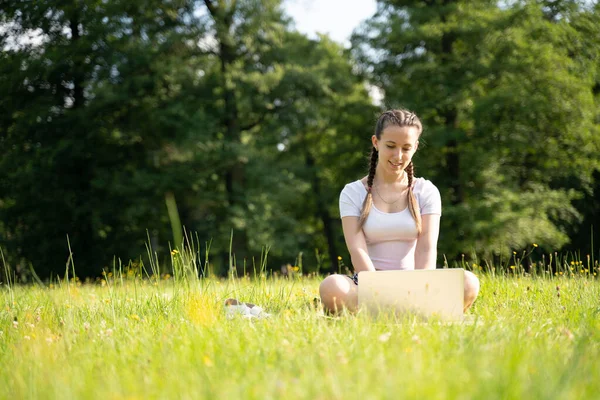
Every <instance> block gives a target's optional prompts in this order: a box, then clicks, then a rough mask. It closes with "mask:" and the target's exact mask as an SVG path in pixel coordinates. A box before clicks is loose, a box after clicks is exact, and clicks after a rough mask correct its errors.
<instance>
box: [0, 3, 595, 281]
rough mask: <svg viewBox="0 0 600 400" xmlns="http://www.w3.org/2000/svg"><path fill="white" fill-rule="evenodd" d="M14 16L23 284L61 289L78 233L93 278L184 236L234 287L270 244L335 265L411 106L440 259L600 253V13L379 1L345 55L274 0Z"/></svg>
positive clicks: (78, 256) (6, 235)
mask: <svg viewBox="0 0 600 400" xmlns="http://www.w3.org/2000/svg"><path fill="white" fill-rule="evenodd" d="M0 5H1V8H0V47H1V48H2V53H1V54H0V93H2V96H1V97H0V154H1V159H0V247H1V248H2V249H3V253H4V258H5V259H6V262H7V263H8V264H10V265H11V266H12V267H14V268H15V269H17V270H19V271H22V272H24V271H28V270H29V266H30V265H32V266H33V267H34V269H35V271H36V272H37V273H38V274H39V275H40V276H42V277H47V276H49V275H51V274H62V273H64V270H65V263H66V262H67V258H68V256H69V250H68V248H67V235H68V238H69V243H70V248H71V251H72V253H73V258H74V261H75V267H76V270H77V272H78V274H79V275H99V274H100V272H101V271H102V268H103V267H106V266H112V265H113V262H114V260H115V259H121V260H122V261H123V262H127V260H130V259H133V260H135V259H139V257H140V256H141V255H144V254H145V253H146V246H147V245H148V244H150V245H151V246H152V248H153V250H154V251H156V252H157V253H158V255H159V258H160V257H164V258H166V257H168V256H169V251H168V250H169V243H173V242H174V241H175V242H176V243H179V242H180V240H181V226H184V227H185V228H186V230H187V232H191V233H193V234H191V235H190V236H192V237H193V239H194V241H195V242H196V244H198V245H200V254H202V255H203V256H202V259H201V261H202V262H205V260H204V254H205V250H206V249H207V247H208V246H210V262H211V263H212V264H213V265H214V267H215V269H216V270H218V271H221V272H225V271H226V269H227V266H228V265H229V260H228V258H229V251H230V246H231V248H232V251H233V253H234V254H235V264H236V265H237V266H238V270H241V268H242V267H243V264H244V263H245V264H246V265H247V268H248V269H251V266H252V263H253V260H254V262H255V263H258V262H259V260H258V258H259V257H260V254H261V251H262V250H263V249H264V247H265V246H269V247H270V250H269V265H270V267H273V268H277V267H278V266H279V265H281V264H286V263H291V264H296V263H298V262H300V259H302V260H303V264H304V267H305V268H307V269H315V268H316V266H317V265H320V267H321V269H322V270H326V269H329V270H337V269H338V263H339V262H338V255H342V256H343V259H345V260H347V257H345V254H346V250H345V245H344V241H343V237H342V233H341V225H340V222H339V214H338V204H337V200H338V195H339V192H340V190H341V189H342V187H343V185H344V184H345V183H347V182H350V181H353V180H355V179H358V178H360V177H361V176H362V175H363V174H364V173H365V170H366V155H367V154H368V152H369V150H370V148H369V143H370V140H369V137H370V135H371V134H372V129H373V124H374V120H375V118H376V115H377V113H378V112H379V111H380V110H381V108H384V107H397V106H404V107H408V108H410V109H412V110H415V111H416V112H417V113H418V114H419V115H420V116H421V117H422V119H423V121H424V124H425V131H424V135H423V137H422V144H421V148H420V151H419V152H418V154H417V156H416V159H415V164H416V174H417V175H418V176H424V177H426V178H427V179H430V180H432V181H433V182H434V183H435V184H436V185H437V186H438V187H439V188H440V191H441V193H442V200H443V206H444V208H443V209H444V211H443V213H444V215H443V218H442V221H443V222H442V231H441V237H440V243H439V248H440V254H441V253H443V254H445V256H446V257H447V258H448V259H449V260H452V259H455V258H456V257H461V254H467V255H468V256H473V255H477V256H483V257H498V256H503V255H509V254H512V251H515V250H520V249H523V248H525V247H527V246H530V245H531V243H536V244H539V246H540V248H539V249H538V250H537V251H540V252H541V251H542V250H545V251H553V250H563V251H564V250H569V249H580V250H582V251H584V252H590V251H592V250H593V248H592V244H591V234H592V230H594V231H595V232H596V235H597V233H598V228H597V225H598V224H597V223H596V221H597V220H599V218H598V213H599V211H600V201H599V200H598V199H597V198H596V197H595V195H596V194H597V192H598V190H600V175H599V173H598V171H599V170H600V157H598V154H599V150H600V108H599V101H600V97H599V95H600V74H599V73H600V67H599V65H600V62H599V61H600V7H599V6H598V5H596V4H593V3H589V2H578V1H567V0H552V1H551V0H548V1H541V0H538V1H533V0H531V1H512V2H507V3H506V4H504V3H502V2H497V1H479V2H475V3H474V2H469V1H458V0H457V1H452V0H442V1H435V0H429V1H424V0H422V1H399V0H398V1H390V0H385V1H379V2H378V12H377V14H376V15H374V16H373V17H372V18H370V19H369V20H368V21H367V22H366V23H364V24H363V25H362V26H361V27H360V28H359V29H357V31H356V32H355V34H354V35H353V39H352V46H351V48H350V49H345V48H343V47H342V46H341V45H340V44H337V43H335V42H332V41H331V40H329V39H328V38H327V37H319V38H318V39H316V40H315V39H309V38H307V37H306V36H304V35H302V34H300V33H298V32H296V31H295V30H294V28H293V23H292V22H291V21H290V20H289V18H288V17H287V16H286V15H284V14H283V12H282V7H281V1H279V0H238V1H235V0H229V1H215V0H204V1H191V0H171V1H165V0H127V1H125V0H111V1H100V0H84V1H56V0H55V1H49V0H48V1H46V0H40V1H36V2H31V1H25V0H21V1H18V0H10V1H6V0H0ZM374 87H377V88H379V89H380V90H381V91H382V92H383V93H384V95H385V97H384V99H383V104H382V105H376V104H374V102H373V100H372V99H371V97H370V95H369V93H370V92H371V91H372V90H373V88H374ZM232 233H233V236H231V235H232ZM231 238H232V239H231ZM171 246H174V245H173V244H172V245H171ZM439 262H440V263H441V262H442V260H441V259H440V260H439Z"/></svg>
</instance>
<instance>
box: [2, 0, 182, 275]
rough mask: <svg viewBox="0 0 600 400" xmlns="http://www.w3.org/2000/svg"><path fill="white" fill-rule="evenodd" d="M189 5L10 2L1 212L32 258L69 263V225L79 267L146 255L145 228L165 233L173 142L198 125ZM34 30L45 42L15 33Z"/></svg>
mask: <svg viewBox="0 0 600 400" xmlns="http://www.w3.org/2000/svg"><path fill="white" fill-rule="evenodd" d="M189 13H190V10H189V8H186V4H185V3H182V2H172V3H163V2H161V1H152V0H146V1H139V2H129V1H128V2H124V3H123V2H111V3H105V2H100V1H92V0H90V1H82V2H76V3H72V2H35V4H34V3H32V2H28V1H11V2H3V4H2V12H1V13H0V24H2V26H4V27H5V32H4V33H3V35H2V37H1V38H0V45H1V46H2V47H3V48H5V49H6V51H5V52H4V53H3V54H2V64H1V65H2V74H1V76H0V87H1V90H2V92H3V93H5V94H7V95H6V96H3V97H2V100H0V102H1V107H2V113H1V116H0V120H1V121H2V125H1V127H0V129H1V137H2V140H1V141H0V144H1V146H2V149H1V150H2V153H3V157H2V159H1V160H0V171H2V174H1V175H2V176H3V178H2V181H1V182H0V193H1V195H0V197H1V198H2V199H1V202H0V218H1V219H2V220H3V221H4V223H5V237H4V240H3V242H4V243H5V244H6V245H7V246H8V247H9V249H10V250H11V254H13V256H14V257H13V258H14V259H15V260H17V265H20V266H21V268H23V266H24V265H26V264H27V263H28V262H32V263H33V265H34V267H35V269H36V271H37V272H38V273H39V274H40V275H41V276H48V275H49V274H62V273H64V271H65V261H66V260H67V258H68V255H69V253H68V250H67V235H68V236H69V238H70V243H71V249H72V251H73V254H74V259H75V263H76V270H77V273H78V274H80V275H82V276H87V275H99V274H100V272H101V268H102V267H104V266H106V265H107V264H109V263H110V261H111V260H112V258H113V255H119V256H122V257H124V258H125V260H126V259H127V257H128V256H129V257H136V256H138V255H139V254H141V253H142V252H143V241H144V238H145V237H146V235H145V232H146V229H150V230H151V231H164V229H163V228H162V227H161V226H160V225H161V224H165V222H166V221H165V219H166V216H165V215H166V212H165V210H164V209H163V208H161V207H157V206H156V205H157V204H164V191H165V190H167V188H169V187H172V186H174V184H173V182H172V178H173V177H174V176H177V172H178V171H177V165H176V164H174V163H170V164H172V168H171V169H172V171H169V172H172V173H169V172H167V171H165V168H166V167H165V166H164V164H167V162H166V161H168V160H169V152H168V148H167V147H166V146H167V144H168V143H169V142H170V141H173V140H175V138H176V137H178V136H179V135H181V133H182V131H185V129H186V128H187V127H189V125H190V124H191V121H190V119H189V118H186V116H187V115H189V110H186V109H185V103H183V102H181V101H177V97H178V96H179V94H180V93H181V90H179V89H178V88H179V87H180V85H181V81H180V79H182V80H183V79H184V78H186V75H185V73H184V71H185V70H184V68H182V67H181V66H179V65H180V64H178V62H177V60H180V59H181V58H183V56H184V55H185V54H182V53H185V51H186V49H185V47H184V46H181V44H180V43H181V42H182V40H181V39H182V37H181V36H182V35H181V34H180V33H179V32H178V31H177V29H175V27H176V26H182V25H183V20H184V15H186V14H189ZM27 35H34V36H36V37H37V40H36V41H33V42H31V43H21V44H19V43H15V41H17V42H18V40H19V38H24V37H27ZM165 132H167V133H169V135H165ZM140 198H142V199H144V201H143V202H140V201H139V199H140ZM153 226H154V228H153ZM19 260H21V261H19Z"/></svg>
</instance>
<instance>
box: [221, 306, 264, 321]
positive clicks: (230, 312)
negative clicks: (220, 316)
mask: <svg viewBox="0 0 600 400" xmlns="http://www.w3.org/2000/svg"><path fill="white" fill-rule="evenodd" d="M225 311H226V317H227V318H228V319H233V318H235V316H236V315H241V316H242V317H243V318H248V319H252V318H258V319H262V318H269V317H270V316H271V314H269V313H267V312H265V311H264V310H263V309H262V308H261V307H259V306H254V307H248V306H247V305H246V304H244V303H242V304H237V305H227V306H225Z"/></svg>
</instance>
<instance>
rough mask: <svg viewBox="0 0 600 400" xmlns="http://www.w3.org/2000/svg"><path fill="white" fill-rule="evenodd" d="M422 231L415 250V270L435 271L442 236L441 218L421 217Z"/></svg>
mask: <svg viewBox="0 0 600 400" xmlns="http://www.w3.org/2000/svg"><path fill="white" fill-rule="evenodd" d="M421 222H422V225H421V226H422V229H421V234H420V235H419V238H418V239H417V248H416V249H415V269H435V263H436V259H437V242H438V236H439V234H440V216H439V215H436V214H427V215H422V216H421Z"/></svg>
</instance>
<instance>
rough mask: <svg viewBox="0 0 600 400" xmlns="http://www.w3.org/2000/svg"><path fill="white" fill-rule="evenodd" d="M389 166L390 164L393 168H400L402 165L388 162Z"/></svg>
mask: <svg viewBox="0 0 600 400" xmlns="http://www.w3.org/2000/svg"><path fill="white" fill-rule="evenodd" d="M390 164H392V166H393V167H401V166H402V163H398V164H394V163H393V162H391V161H390Z"/></svg>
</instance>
